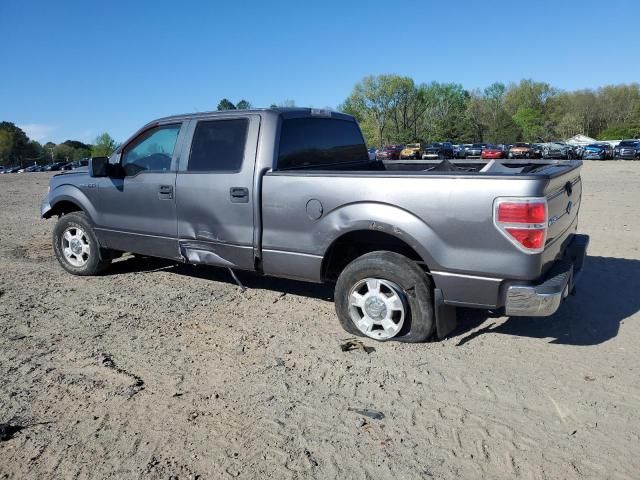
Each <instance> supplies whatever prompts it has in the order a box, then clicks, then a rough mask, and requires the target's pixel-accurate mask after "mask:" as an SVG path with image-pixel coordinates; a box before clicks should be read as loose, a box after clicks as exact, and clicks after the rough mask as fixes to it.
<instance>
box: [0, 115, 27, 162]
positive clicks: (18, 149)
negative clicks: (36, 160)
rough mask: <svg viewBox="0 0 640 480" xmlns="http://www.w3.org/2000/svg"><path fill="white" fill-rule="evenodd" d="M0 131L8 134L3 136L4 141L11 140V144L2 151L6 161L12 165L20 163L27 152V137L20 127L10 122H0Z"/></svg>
mask: <svg viewBox="0 0 640 480" xmlns="http://www.w3.org/2000/svg"><path fill="white" fill-rule="evenodd" d="M0 131H2V132H6V133H8V134H9V135H5V136H4V140H3V141H4V142H5V143H6V142H7V141H8V140H9V139H10V140H11V146H10V147H9V148H8V150H7V151H5V153H4V155H5V156H6V158H7V161H8V162H9V163H10V164H13V165H22V164H23V160H24V159H25V157H26V156H27V153H28V151H27V149H28V146H29V137H27V134H26V133H24V131H23V130H22V129H21V128H20V127H18V126H17V125H15V124H14V123H11V122H0ZM5 149H6V145H5Z"/></svg>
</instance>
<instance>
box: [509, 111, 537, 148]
mask: <svg viewBox="0 0 640 480" xmlns="http://www.w3.org/2000/svg"><path fill="white" fill-rule="evenodd" d="M512 118H513V122H514V123H515V124H516V125H517V126H518V127H520V129H521V130H522V137H523V140H525V141H527V142H539V141H541V140H542V139H543V138H542V137H543V134H544V118H543V116H542V114H541V113H540V112H539V111H538V110H536V109H534V108H530V107H520V108H519V109H518V111H517V112H516V113H515V115H513V117H512Z"/></svg>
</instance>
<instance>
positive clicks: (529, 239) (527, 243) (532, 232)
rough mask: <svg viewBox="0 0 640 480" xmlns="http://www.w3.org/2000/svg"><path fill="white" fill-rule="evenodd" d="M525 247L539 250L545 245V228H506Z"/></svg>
mask: <svg viewBox="0 0 640 480" xmlns="http://www.w3.org/2000/svg"><path fill="white" fill-rule="evenodd" d="M505 230H506V231H507V233H509V235H511V236H512V237H513V238H515V239H516V241H517V242H518V243H520V245H522V246H523V247H524V248H529V249H532V250H537V249H539V248H542V247H544V235H545V233H546V232H545V229H544V228H505Z"/></svg>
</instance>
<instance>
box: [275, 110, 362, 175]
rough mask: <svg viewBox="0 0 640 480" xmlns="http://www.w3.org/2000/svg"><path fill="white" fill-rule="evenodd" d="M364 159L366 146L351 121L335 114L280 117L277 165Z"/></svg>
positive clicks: (329, 163) (358, 160)
mask: <svg viewBox="0 0 640 480" xmlns="http://www.w3.org/2000/svg"><path fill="white" fill-rule="evenodd" d="M368 161H369V155H368V154H367V147H366V145H365V143H364V139H363V138H362V134H361V133H360V129H359V128H358V125H357V124H356V123H355V122H351V121H347V120H341V119H336V118H333V119H332V118H290V119H285V120H283V121H282V127H281V130H280V145H279V150H278V169H291V168H307V167H319V166H329V165H335V164H340V163H351V162H368Z"/></svg>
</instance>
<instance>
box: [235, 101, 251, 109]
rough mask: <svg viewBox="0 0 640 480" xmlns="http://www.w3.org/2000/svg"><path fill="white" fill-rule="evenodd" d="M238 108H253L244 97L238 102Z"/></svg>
mask: <svg viewBox="0 0 640 480" xmlns="http://www.w3.org/2000/svg"><path fill="white" fill-rule="evenodd" d="M236 108H237V109H238V110H249V109H250V108H251V104H250V103H249V102H247V101H246V100H244V99H243V100H240V101H239V102H238V103H236Z"/></svg>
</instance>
